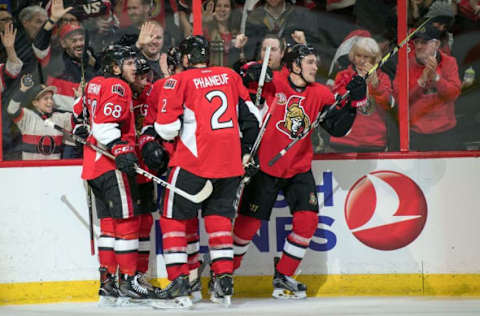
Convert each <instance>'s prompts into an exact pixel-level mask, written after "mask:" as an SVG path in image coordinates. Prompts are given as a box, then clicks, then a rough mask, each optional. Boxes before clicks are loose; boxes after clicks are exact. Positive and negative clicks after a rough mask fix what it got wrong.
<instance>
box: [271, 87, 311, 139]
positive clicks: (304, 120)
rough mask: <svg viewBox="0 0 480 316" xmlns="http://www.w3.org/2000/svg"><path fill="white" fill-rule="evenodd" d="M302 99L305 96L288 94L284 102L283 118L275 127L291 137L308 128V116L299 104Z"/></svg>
mask: <svg viewBox="0 0 480 316" xmlns="http://www.w3.org/2000/svg"><path fill="white" fill-rule="evenodd" d="M303 99H305V97H302V96H298V95H292V96H290V98H288V101H287V102H286V107H285V116H284V119H283V121H279V122H277V129H278V130H279V131H281V132H282V133H284V134H286V135H288V136H289V137H290V138H292V139H294V138H296V137H298V136H299V135H301V134H302V132H303V131H304V130H306V129H308V128H310V118H309V117H308V115H307V114H306V113H305V110H304V109H303V106H302V105H301V103H302V101H303ZM279 104H280V103H279Z"/></svg>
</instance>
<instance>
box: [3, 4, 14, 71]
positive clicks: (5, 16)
mask: <svg viewBox="0 0 480 316" xmlns="http://www.w3.org/2000/svg"><path fill="white" fill-rule="evenodd" d="M11 23H13V17H12V14H11V13H10V12H8V11H7V10H6V9H2V8H0V32H3V31H4V30H5V26H6V25H7V24H11ZM6 59H7V53H6V51H5V47H3V46H2V47H1V49H0V63H5V61H6Z"/></svg>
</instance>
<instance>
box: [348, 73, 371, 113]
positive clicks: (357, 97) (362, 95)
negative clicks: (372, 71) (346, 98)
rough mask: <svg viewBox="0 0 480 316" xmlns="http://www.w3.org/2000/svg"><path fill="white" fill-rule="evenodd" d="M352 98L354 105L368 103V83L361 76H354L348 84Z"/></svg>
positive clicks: (358, 105)
mask: <svg viewBox="0 0 480 316" xmlns="http://www.w3.org/2000/svg"><path fill="white" fill-rule="evenodd" d="M347 90H348V91H349V92H350V100H351V104H352V106H353V107H355V108H357V107H360V106H365V105H366V104H367V83H366V82H365V79H364V78H363V77H361V76H358V75H356V76H354V77H353V78H352V80H350V82H349V83H348V84H347Z"/></svg>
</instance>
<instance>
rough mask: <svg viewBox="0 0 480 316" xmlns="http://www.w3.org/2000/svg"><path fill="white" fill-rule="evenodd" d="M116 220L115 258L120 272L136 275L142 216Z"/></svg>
mask: <svg viewBox="0 0 480 316" xmlns="http://www.w3.org/2000/svg"><path fill="white" fill-rule="evenodd" d="M114 222H115V258H116V260H117V262H118V266H119V270H120V273H123V274H128V275H135V273H136V272H137V259H138V231H139V229H140V217H138V216H134V217H130V218H126V219H114Z"/></svg>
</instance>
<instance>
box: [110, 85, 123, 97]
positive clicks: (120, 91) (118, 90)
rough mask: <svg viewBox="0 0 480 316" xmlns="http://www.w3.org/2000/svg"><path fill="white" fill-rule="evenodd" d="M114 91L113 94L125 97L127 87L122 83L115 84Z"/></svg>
mask: <svg viewBox="0 0 480 316" xmlns="http://www.w3.org/2000/svg"><path fill="white" fill-rule="evenodd" d="M112 93H113V94H118V95H119V96H121V97H124V96H125V88H124V87H122V85H120V84H114V85H113V86H112Z"/></svg>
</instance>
